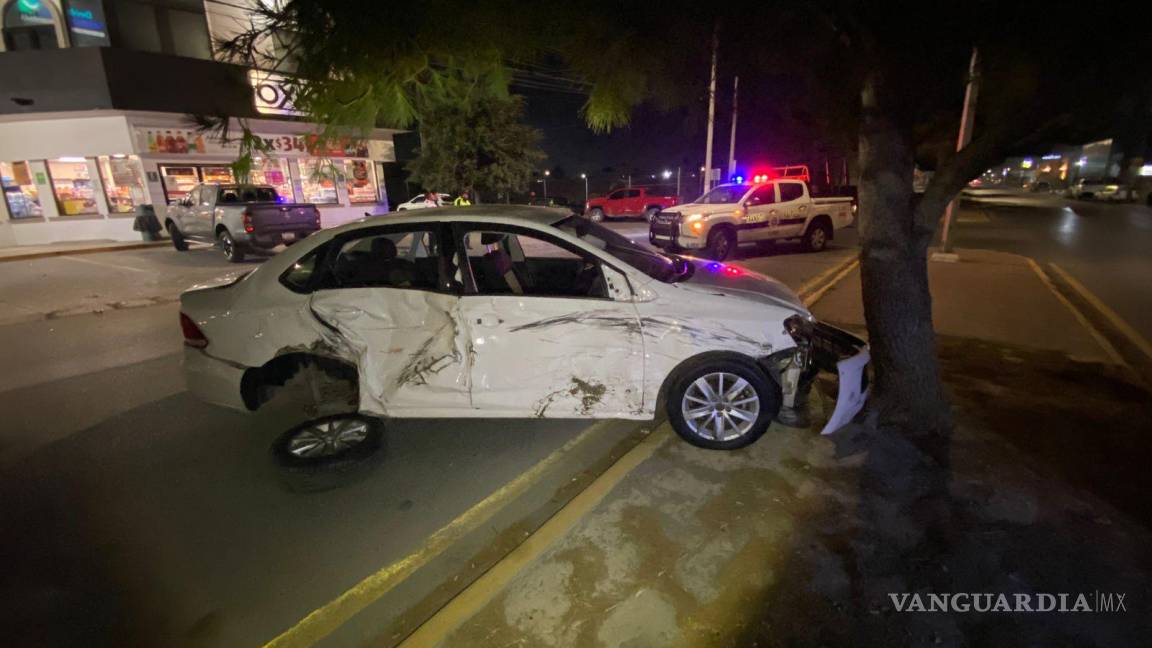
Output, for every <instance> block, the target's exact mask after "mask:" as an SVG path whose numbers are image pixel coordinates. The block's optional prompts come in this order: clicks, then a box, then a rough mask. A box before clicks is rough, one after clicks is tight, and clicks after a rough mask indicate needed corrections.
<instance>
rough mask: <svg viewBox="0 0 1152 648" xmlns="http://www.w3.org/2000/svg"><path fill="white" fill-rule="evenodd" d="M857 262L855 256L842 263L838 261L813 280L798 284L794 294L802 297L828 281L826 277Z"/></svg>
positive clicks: (845, 259)
mask: <svg viewBox="0 0 1152 648" xmlns="http://www.w3.org/2000/svg"><path fill="white" fill-rule="evenodd" d="M858 260H859V258H858V257H857V256H855V255H853V256H850V257H846V258H844V259H843V260H842V261H840V262H839V263H837V264H836V265H834V266H832V267H831V268H828V269H827V270H825V271H824V272H821V273H820V274H818V275H816V276H815V277H813V278H811V279H809V280H808V281H805V282H804V283H802V284H800V287H799V288H798V289H797V290H796V294H797V295H800V296H803V295H804V293H806V292H808V291H810V290H812V289H813V288H816V287H818V286H820V285H822V284H823V282H824V281H825V280H826V279H828V277H831V276H832V275H834V274H836V273H838V272H840V271H841V270H843V269H844V267H845V266H848V265H851V264H852V262H854V261H858Z"/></svg>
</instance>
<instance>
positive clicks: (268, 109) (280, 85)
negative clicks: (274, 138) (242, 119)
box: [248, 70, 300, 115]
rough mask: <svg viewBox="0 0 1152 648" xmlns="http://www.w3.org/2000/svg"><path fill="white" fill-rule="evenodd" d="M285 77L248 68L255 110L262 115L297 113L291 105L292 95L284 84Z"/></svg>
mask: <svg viewBox="0 0 1152 648" xmlns="http://www.w3.org/2000/svg"><path fill="white" fill-rule="evenodd" d="M285 81H287V77H285V76H284V75H283V74H276V73H274V72H263V71H261V70H248V83H250V84H252V94H253V100H254V101H255V104H256V112H258V113H261V114H264V115H299V114H300V112H299V111H298V110H296V108H295V107H294V106H293V105H292V95H291V93H290V92H289V91H288V88H287V86H286V85H285V83H284V82H285Z"/></svg>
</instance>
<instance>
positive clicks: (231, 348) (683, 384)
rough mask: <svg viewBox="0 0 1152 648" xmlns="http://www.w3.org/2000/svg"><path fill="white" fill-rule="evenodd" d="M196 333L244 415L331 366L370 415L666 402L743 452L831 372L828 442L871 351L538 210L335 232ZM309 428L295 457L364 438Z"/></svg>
mask: <svg viewBox="0 0 1152 648" xmlns="http://www.w3.org/2000/svg"><path fill="white" fill-rule="evenodd" d="M426 213H427V212H426ZM181 325H182V327H183V330H184V338H185V343H186V355H185V365H184V366H185V372H186V377H187V382H188V387H189V389H190V390H191V391H192V392H193V393H195V394H197V395H198V396H200V397H201V398H203V399H205V400H207V401H210V402H213V403H217V404H220V405H224V406H228V407H233V408H236V409H241V410H256V409H257V408H259V407H260V406H261V405H262V404H263V403H265V402H266V401H267V400H268V399H269V398H270V397H271V396H272V394H273V393H274V392H275V390H276V389H277V388H278V386H280V385H283V384H284V383H285V382H286V380H287V379H288V378H289V377H291V376H292V375H293V374H294V373H296V372H297V371H299V369H300V368H301V367H304V366H319V367H322V368H325V369H326V370H328V371H330V372H332V373H334V374H337V375H342V376H347V377H348V378H349V379H350V380H351V381H353V382H354V383H355V385H356V387H357V390H358V392H357V393H358V396H357V399H358V402H359V415H361V420H362V415H367V416H370V417H382V418H388V417H426V418H428V417H430V418H444V417H492V418H505V417H546V418H625V419H652V418H654V417H655V416H656V415H657V413H658V408H659V407H663V408H664V409H665V411H666V413H667V416H668V418H669V420H670V421H671V423H672V425H673V427H674V428H675V429H676V431H677V432H678V433H679V434H680V436H682V437H683V438H684V439H686V440H687V441H689V442H690V443H693V444H696V445H699V446H703V447H707V448H721V449H730V448H739V447H742V446H745V445H747V444H749V443H752V442H753V441H755V440H756V439H757V438H758V437H759V436H760V435H762V434H763V433H764V431H765V430H766V429H767V428H768V426H769V424H770V423H771V422H772V421H773V420H775V419H779V420H781V421H783V422H792V423H795V422H796V421H797V420H799V419H802V418H803V413H802V409H803V405H804V402H805V400H806V393H807V391H808V390H809V388H810V386H811V384H812V380H813V377H814V376H815V374H816V372H817V371H818V370H820V369H826V370H830V371H833V372H837V373H838V374H839V376H840V386H839V394H838V396H837V403H836V407H835V411H834V412H833V414H832V416H831V418H830V420H829V421H828V424H827V425H826V426H825V431H830V430H832V429H835V428H836V427H839V426H840V425H842V424H844V423H845V422H847V421H848V420H849V419H851V418H852V417H853V416H854V415H855V414H856V413H857V412H858V411H859V410H860V408H861V407H862V406H863V404H864V400H865V398H866V395H867V378H866V372H865V369H866V364H867V362H868V353H867V347H866V346H865V345H864V343H863V342H862V341H860V340H859V339H857V338H855V337H853V336H851V335H849V334H847V333H845V332H843V331H840V330H838V329H834V328H832V327H829V326H826V325H824V324H821V323H817V322H816V321H815V320H814V319H813V317H812V315H811V314H810V313H809V312H808V311H807V310H806V309H805V308H804V306H803V305H802V304H801V303H800V301H799V300H798V299H797V297H796V295H795V294H794V293H793V292H792V291H790V290H789V289H788V288H786V287H785V286H783V285H782V284H780V283H778V282H776V281H775V280H773V279H770V278H768V277H765V276H763V275H759V274H756V273H753V272H750V271H748V270H745V269H743V268H740V267H738V266H733V265H724V264H720V263H716V262H710V261H703V260H697V259H690V258H683V257H678V256H675V255H666V254H660V253H656V252H653V251H650V250H648V249H645V248H643V247H641V246H639V245H636V244H635V243H632V242H631V241H629V240H628V239H626V238H624V237H623V236H621V235H619V234H617V233H615V232H613V231H612V230H609V229H607V228H605V227H603V226H601V225H598V224H596V223H592V222H589V221H587V220H586V219H583V218H580V217H578V216H573V215H571V214H569V213H566V212H563V211H559V210H552V209H544V208H536V207H514V206H481V207H464V208H451V209H438V210H435V214H433V215H430V216H388V217H383V218H379V217H378V218H372V219H366V220H363V221H359V222H356V223H350V224H348V225H345V226H342V227H338V228H334V229H330V230H325V231H321V232H318V233H316V234H314V235H312V236H311V237H309V238H307V239H305V240H304V241H302V242H300V243H298V244H297V245H296V246H294V247H292V248H291V249H290V250H288V251H286V252H284V253H282V254H280V255H279V256H277V257H275V258H273V259H271V260H269V261H268V262H266V263H265V264H264V265H263V266H261V267H260V268H258V269H256V270H254V271H252V272H251V273H249V274H247V275H246V276H243V277H242V278H240V279H231V280H223V281H220V282H217V283H216V284H215V285H208V286H198V287H195V288H193V289H191V290H189V291H187V292H185V293H184V294H183V295H182V296H181ZM350 416H355V415H350ZM299 434H300V435H301V438H300V439H299V440H297V442H296V443H293V442H292V440H289V445H288V448H289V450H290V451H291V452H293V453H295V454H297V455H299V456H301V457H308V456H323V455H326V454H334V453H339V452H341V451H343V450H346V449H347V448H349V447H351V446H354V445H355V444H356V443H358V442H360V441H361V440H362V439H363V438H364V436H365V429H364V426H363V425H358V424H355V423H352V424H345V425H339V424H334V423H333V421H332V420H330V419H329V420H326V421H325V422H324V423H323V425H322V426H316V429H312V428H309V427H308V426H304V427H302V428H300V431H299Z"/></svg>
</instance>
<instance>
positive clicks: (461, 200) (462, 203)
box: [452, 196, 472, 207]
mask: <svg viewBox="0 0 1152 648" xmlns="http://www.w3.org/2000/svg"><path fill="white" fill-rule="evenodd" d="M452 204H453V205H455V206H457V207H467V206H468V205H471V204H472V201H471V200H468V199H467V198H465V197H464V196H456V200H453V201H452Z"/></svg>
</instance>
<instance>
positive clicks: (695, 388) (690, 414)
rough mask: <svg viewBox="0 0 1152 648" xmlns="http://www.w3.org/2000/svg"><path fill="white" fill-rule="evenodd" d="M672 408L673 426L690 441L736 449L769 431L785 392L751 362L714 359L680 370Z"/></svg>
mask: <svg viewBox="0 0 1152 648" xmlns="http://www.w3.org/2000/svg"><path fill="white" fill-rule="evenodd" d="M667 408H668V420H669V422H670V423H671V424H672V427H673V429H675V430H676V433H677V434H679V435H680V437H681V438H683V439H684V440H685V441H687V442H688V443H691V444H692V445H695V446H699V447H701V448H709V449H712V450H732V449H735V448H742V447H744V446H746V445H749V444H751V443H752V442H754V441H756V439H759V438H760V437H761V436H762V435H763V434H764V432H765V431H766V430H767V429H768V426H769V425H770V424H771V423H772V420H773V419H775V418H776V414H777V413H778V412H779V411H780V392H779V390H778V389H777V388H776V387H775V385H773V384H772V381H771V379H770V378H768V377H767V376H766V375H765V374H764V372H763V371H761V370H760V369H759V368H758V367H756V366H755V365H754V364H752V363H751V362H741V361H738V360H729V359H723V358H720V359H712V360H705V361H703V362H700V363H697V364H695V365H692V366H691V367H689V368H687V369H686V370H684V371H683V372H682V373H681V374H680V376H679V377H678V378H677V379H676V381H675V382H674V383H673V384H672V386H671V389H670V390H669V392H668V398H667Z"/></svg>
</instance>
